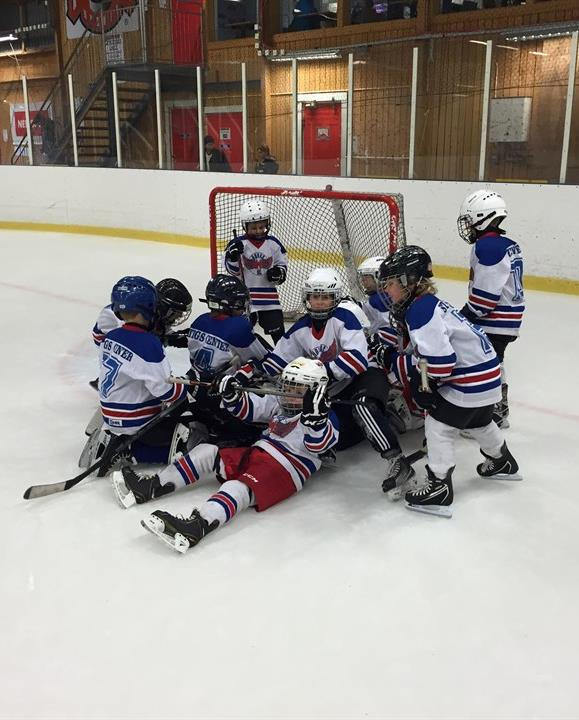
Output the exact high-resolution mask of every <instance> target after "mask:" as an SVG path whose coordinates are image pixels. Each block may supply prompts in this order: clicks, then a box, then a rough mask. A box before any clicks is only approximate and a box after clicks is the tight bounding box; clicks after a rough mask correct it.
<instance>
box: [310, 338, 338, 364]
mask: <svg viewBox="0 0 579 720" xmlns="http://www.w3.org/2000/svg"><path fill="white" fill-rule="evenodd" d="M337 354H338V343H337V342H336V341H335V340H334V341H333V342H332V344H331V345H330V346H328V345H324V343H321V344H320V345H316V347H315V348H313V349H312V351H311V352H310V357H312V358H314V360H320V362H323V363H327V362H332V360H335V359H336V356H337Z"/></svg>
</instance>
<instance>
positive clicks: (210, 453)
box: [159, 443, 219, 488]
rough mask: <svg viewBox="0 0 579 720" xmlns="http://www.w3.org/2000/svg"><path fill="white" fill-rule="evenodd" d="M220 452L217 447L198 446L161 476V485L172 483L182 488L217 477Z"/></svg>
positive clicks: (166, 469)
mask: <svg viewBox="0 0 579 720" xmlns="http://www.w3.org/2000/svg"><path fill="white" fill-rule="evenodd" d="M218 452H219V448H218V447H217V445H210V444H209V443H201V444H200V445H197V446H196V447H194V448H193V450H190V451H189V452H188V453H187V454H186V455H183V457H181V458H179V459H178V460H175V462H174V463H173V464H172V465H169V466H168V467H167V468H165V470H163V471H162V472H161V473H160V474H159V480H160V481H161V485H165V483H168V482H172V483H174V484H175V488H181V487H185V485H192V484H193V483H195V482H197V480H200V479H204V478H207V477H215V458H216V457H217V453H218Z"/></svg>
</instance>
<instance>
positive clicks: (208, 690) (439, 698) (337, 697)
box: [0, 231, 579, 720]
mask: <svg viewBox="0 0 579 720" xmlns="http://www.w3.org/2000/svg"><path fill="white" fill-rule="evenodd" d="M456 242H457V243H458V242H460V241H459V240H457V241H456ZM0 256H1V257H2V266H1V268H2V270H1V274H0V299H1V307H2V312H1V313H0V328H1V332H2V338H3V351H2V373H1V375H0V383H1V391H2V395H1V397H2V401H3V402H2V415H1V421H0V422H1V427H0V429H1V438H2V442H1V444H0V469H1V471H2V479H1V481H0V514H1V521H2V527H3V529H4V537H3V541H2V544H1V549H0V558H1V566H2V575H1V576H2V588H3V589H2V596H1V598H2V600H1V608H2V612H1V613H0V637H1V638H2V652H1V653H0V718H2V720H4V719H6V720H8V719H10V720H21V719H24V718H27V719H28V718H34V719H35V720H36V719H42V720H44V719H47V720H48V719H49V718H51V719H52V718H59V719H64V718H67V719H68V718H70V719H73V718H74V719H75V720H77V719H83V720H84V718H90V719H95V720H96V719H97V718H99V720H100V719H107V720H108V719H111V720H112V719H113V718H114V719H117V718H131V719H133V718H134V719H135V720H137V719H138V720H153V719H155V720H157V719H160V718H169V717H170V718H175V719H176V720H177V719H179V720H180V719H181V718H193V717H194V718H219V719H221V718H236V719H237V718H242V719H247V720H257V719H260V720H261V719H262V718H263V719H265V718H268V719H269V718H284V719H288V720H289V719H290V718H292V719H293V718H300V719H301V718H304V719H305V718H308V719H309V718H323V719H324V720H326V719H327V720H330V719H331V720H334V719H336V718H340V719H342V718H347V719H350V718H375V719H378V718H380V719H382V718H397V719H398V718H409V719H410V718H412V719H413V720H416V719H422V718H424V719H427V718H428V719H429V720H432V719H438V718H440V719H443V718H444V719H448V718H481V719H482V718H501V720H503V719H509V720H510V719H511V718H512V719H517V720H518V719H523V718H529V717H533V718H555V717H556V718H576V717H578V716H579V686H578V684H577V668H578V667H579V663H578V659H579V658H578V655H579V624H578V623H577V619H576V618H577V607H578V606H579V573H578V571H577V569H578V567H579V520H578V515H579V483H578V480H579V470H578V467H579V452H578V450H577V438H578V437H579V410H578V407H577V405H578V399H579V390H578V389H577V382H576V379H575V378H576V370H575V368H576V358H577V357H579V338H578V337H577V335H576V333H574V331H573V328H576V326H577V317H578V316H579V298H577V297H572V296H564V295H550V294H547V293H533V292H532V293H529V294H528V312H527V315H526V318H525V324H524V329H523V335H522V338H521V339H520V340H518V341H517V342H516V343H515V344H514V345H513V346H511V347H510V348H509V350H508V351H507V360H508V372H509V380H510V386H511V398H512V400H511V419H512V428H511V429H510V430H508V431H507V433H508V435H507V438H508V442H509V444H510V446H511V449H512V450H513V453H514V454H515V455H516V457H517V459H518V460H519V462H520V465H521V470H522V472H523V473H524V477H525V479H524V481H523V482H522V483H502V484H501V483H499V482H484V481H482V480H480V479H476V478H475V472H474V468H475V464H476V463H477V462H478V461H479V457H480V456H479V454H478V452H477V450H476V447H475V446H474V445H473V444H472V442H470V441H467V440H463V441H461V442H460V445H459V447H458V466H457V469H456V473H455V478H456V481H455V503H454V516H453V518H452V519H451V520H444V519H441V518H434V517H429V516H425V515H420V514H418V513H410V512H408V511H407V510H405V509H404V507H403V506H402V504H392V503H389V502H388V501H387V500H386V499H385V497H384V495H383V494H382V493H381V491H380V484H381V480H382V468H381V461H380V459H379V458H378V456H377V455H376V454H375V453H374V452H373V451H372V450H371V449H370V448H369V447H368V446H358V447H357V448H354V449H353V450H351V451H349V452H347V454H345V455H344V454H342V455H340V456H339V468H338V469H337V470H334V471H325V472H324V473H321V474H320V475H318V476H317V477H315V478H314V479H313V480H312V481H311V482H310V484H309V485H308V486H306V489H305V490H304V491H303V492H302V493H301V494H299V495H298V496H296V497H294V498H291V499H290V500H288V501H286V502H284V503H282V504H281V505H279V506H277V507H275V508H272V509H270V510H268V511H267V512H265V513H259V514H258V513H255V512H254V511H251V510H250V511H247V512H246V513H244V514H243V515H241V516H240V517H237V518H235V520H234V521H233V522H232V524H231V525H230V526H229V527H226V528H224V529H222V530H220V531H219V532H217V533H215V534H213V535H211V536H210V537H209V538H208V539H207V540H206V541H205V542H204V543H202V544H201V545H200V546H199V547H198V548H196V549H194V550H191V551H190V552H189V553H188V554H186V555H185V556H184V557H181V556H178V555H176V554H174V553H171V552H170V551H169V550H168V549H167V548H165V547H164V546H163V545H161V543H158V542H156V541H155V539H154V538H152V537H151V536H150V535H148V534H147V533H145V532H144V530H143V529H142V528H141V527H140V525H139V520H140V518H141V517H143V516H144V515H145V514H146V513H147V512H148V511H149V510H152V509H154V508H161V507H165V508H167V509H169V510H171V511H174V512H188V511H189V510H190V509H191V507H192V506H193V505H194V504H195V503H196V502H199V501H201V500H202V499H204V498H205V497H206V496H207V495H209V494H210V493H211V491H212V490H213V487H214V486H213V485H199V486H198V487H194V488H192V489H190V490H188V491H185V492H183V493H181V494H176V495H174V496H172V497H169V498H163V499H162V500H160V501H158V502H156V503H153V504H151V506H150V508H149V507H147V506H144V508H141V507H139V508H132V509H131V510H127V511H123V510H121V509H120V508H119V507H118V505H117V504H116V503H115V501H114V499H113V495H112V490H111V488H110V485H109V481H108V480H107V479H99V480H96V479H94V480H90V481H85V482H83V483H82V484H80V485H79V486H78V487H76V488H73V489H72V490H70V491H69V492H68V493H66V494H64V495H59V496H53V497H50V498H45V499H38V500H34V501H28V502H26V501H24V500H22V492H23V491H24V489H25V488H26V487H27V486H29V485H31V484H33V483H40V482H56V481H59V480H62V479H66V478H68V477H72V476H74V475H75V474H76V473H77V472H78V469H77V467H76V460H77V458H78V455H79V453H80V450H81V448H82V445H83V442H84V438H83V430H84V426H85V424H86V422H87V421H88V419H89V418H90V416H91V414H92V412H93V410H94V408H95V404H96V396H95V393H94V392H93V391H92V390H91V389H90V388H89V387H88V384H87V382H88V380H90V379H92V378H93V377H94V376H95V368H96V360H95V350H94V346H93V345H92V341H91V337H90V331H91V328H92V325H93V323H94V320H95V318H96V315H97V313H98V310H99V309H100V307H101V306H102V305H104V304H105V303H106V302H107V301H108V294H109V292H110V288H111V286H112V284H113V282H114V281H115V280H116V279H118V278H119V277H121V276H122V275H124V274H143V275H147V276H150V277H151V279H153V280H154V281H158V280H159V279H161V278H162V277H166V276H175V277H177V278H179V279H181V280H182V281H183V282H184V283H185V284H186V285H187V286H188V287H189V289H190V291H191V293H192V295H193V297H194V298H197V297H201V296H202V295H203V290H204V287H205V284H206V281H207V278H208V269H209V253H208V251H206V250H198V249H193V248H188V247H184V246H176V245H175V246H172V245H164V244H159V243H148V242H141V241H130V240H121V239H110V238H109V239H104V238H102V239H101V238H96V237H85V236H78V237H77V236H72V235H66V236H60V235H57V234H51V233H42V234H41V233H38V234H33V233H24V232H18V233H9V232H6V231H2V232H0ZM435 261H436V258H435ZM440 286H441V292H440V295H441V296H442V297H444V298H446V299H448V300H450V301H451V302H454V303H455V304H456V305H457V306H458V307H460V306H461V305H462V303H463V299H464V297H465V292H466V291H465V287H464V286H463V285H462V284H461V283H454V282H449V281H443V282H441V283H440ZM202 309H203V306H202V305H200V304H196V305H195V308H194V312H195V311H197V312H201V311H202ZM567 334H568V335H570V336H569V337H568V336H567ZM183 352H184V353H185V357H183V355H181V354H180V351H179V350H173V351H172V353H171V358H172V359H175V362H176V370H177V371H181V370H182V369H184V367H186V365H187V358H186V352H185V351H183ZM419 467H421V466H419Z"/></svg>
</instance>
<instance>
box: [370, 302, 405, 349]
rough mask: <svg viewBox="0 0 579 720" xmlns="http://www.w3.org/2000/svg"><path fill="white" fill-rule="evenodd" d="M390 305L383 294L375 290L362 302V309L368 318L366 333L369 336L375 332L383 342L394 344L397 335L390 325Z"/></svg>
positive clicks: (396, 340)
mask: <svg viewBox="0 0 579 720" xmlns="http://www.w3.org/2000/svg"><path fill="white" fill-rule="evenodd" d="M390 305H391V303H390V300H389V299H388V298H387V296H386V295H385V294H382V293H377V292H375V293H372V295H369V296H368V299H367V300H366V301H365V302H363V303H362V310H363V311H364V314H365V315H366V317H367V318H368V328H367V330H366V332H367V334H368V335H369V336H370V335H375V334H376V333H377V334H378V335H379V336H380V338H381V339H382V340H383V341H384V342H385V343H388V345H393V346H396V344H397V342H398V336H397V334H396V330H394V328H393V327H392V326H391V325H390Z"/></svg>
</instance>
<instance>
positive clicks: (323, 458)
mask: <svg viewBox="0 0 579 720" xmlns="http://www.w3.org/2000/svg"><path fill="white" fill-rule="evenodd" d="M336 461H337V457H336V451H335V450H334V449H333V448H330V449H329V450H326V452H325V453H323V455H320V462H321V463H322V467H323V468H326V469H328V468H329V469H330V470H333V469H334V468H335V467H336Z"/></svg>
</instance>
